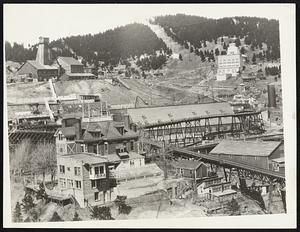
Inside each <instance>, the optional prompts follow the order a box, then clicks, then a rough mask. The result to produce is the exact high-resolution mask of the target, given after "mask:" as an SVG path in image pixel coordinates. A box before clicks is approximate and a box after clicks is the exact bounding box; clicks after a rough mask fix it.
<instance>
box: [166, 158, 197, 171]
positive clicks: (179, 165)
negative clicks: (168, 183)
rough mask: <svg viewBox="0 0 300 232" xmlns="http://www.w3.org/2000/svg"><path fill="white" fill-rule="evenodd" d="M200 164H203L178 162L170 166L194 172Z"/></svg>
mask: <svg viewBox="0 0 300 232" xmlns="http://www.w3.org/2000/svg"><path fill="white" fill-rule="evenodd" d="M201 164H203V163H202V162H201V161H197V160H178V161H173V162H172V165H173V166H174V167H176V168H182V169H189V170H195V169H197V168H198V167H199V166H200V165H201Z"/></svg>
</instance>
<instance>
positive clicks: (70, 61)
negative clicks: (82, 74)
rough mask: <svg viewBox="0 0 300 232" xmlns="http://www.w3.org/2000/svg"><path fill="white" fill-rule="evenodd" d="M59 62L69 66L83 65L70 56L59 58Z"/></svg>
mask: <svg viewBox="0 0 300 232" xmlns="http://www.w3.org/2000/svg"><path fill="white" fill-rule="evenodd" d="M57 60H58V62H59V61H62V62H64V63H65V64H68V65H82V66H83V64H82V63H80V62H79V61H78V60H76V59H75V58H73V57H68V56H59V57H57Z"/></svg>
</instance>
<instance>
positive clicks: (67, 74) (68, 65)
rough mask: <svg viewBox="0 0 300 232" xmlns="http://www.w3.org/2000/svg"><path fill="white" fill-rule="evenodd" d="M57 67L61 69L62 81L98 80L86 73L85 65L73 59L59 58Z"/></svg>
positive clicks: (56, 63)
mask: <svg viewBox="0 0 300 232" xmlns="http://www.w3.org/2000/svg"><path fill="white" fill-rule="evenodd" d="M55 65H56V66H57V67H58V68H59V75H60V77H59V79H60V80H62V81H66V80H83V79H96V78H97V77H96V76H95V75H94V74H92V73H87V72H84V66H83V64H82V63H80V62H79V61H78V60H76V59H75V58H73V57H62V56H60V57H57V59H56V62H55Z"/></svg>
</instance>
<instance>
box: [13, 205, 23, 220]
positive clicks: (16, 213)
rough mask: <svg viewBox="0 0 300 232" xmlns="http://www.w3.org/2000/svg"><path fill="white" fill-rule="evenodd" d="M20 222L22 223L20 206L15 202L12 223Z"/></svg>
mask: <svg viewBox="0 0 300 232" xmlns="http://www.w3.org/2000/svg"><path fill="white" fill-rule="evenodd" d="M22 221H23V217H22V212H21V205H20V203H19V202H17V204H16V206H15V210H14V213H13V222H22Z"/></svg>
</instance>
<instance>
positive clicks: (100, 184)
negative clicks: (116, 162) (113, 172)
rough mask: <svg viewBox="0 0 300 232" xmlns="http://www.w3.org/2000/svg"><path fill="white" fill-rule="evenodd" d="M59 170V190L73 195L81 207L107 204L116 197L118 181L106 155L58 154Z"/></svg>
mask: <svg viewBox="0 0 300 232" xmlns="http://www.w3.org/2000/svg"><path fill="white" fill-rule="evenodd" d="M57 170H58V171H57V178H58V188H59V190H60V191H61V192H62V193H64V194H68V195H72V196H73V197H74V198H75V200H76V201H77V203H78V204H79V205H80V207H86V206H93V205H95V204H105V203H106V202H109V201H111V199H114V198H115V196H114V194H115V191H114V189H115V187H116V181H115V179H114V178H112V177H111V176H110V172H109V169H108V161H107V159H106V158H104V157H99V156H97V155H96V154H89V153H77V154H76V155H62V156H57Z"/></svg>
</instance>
